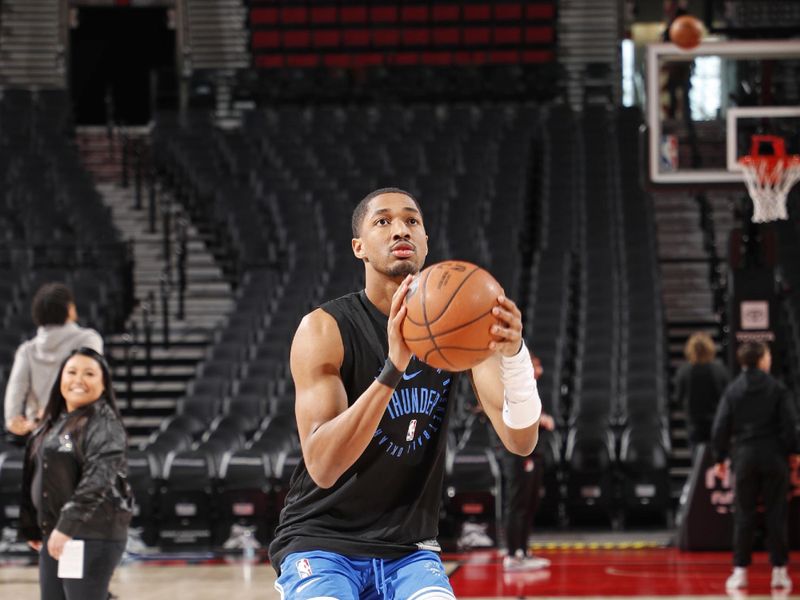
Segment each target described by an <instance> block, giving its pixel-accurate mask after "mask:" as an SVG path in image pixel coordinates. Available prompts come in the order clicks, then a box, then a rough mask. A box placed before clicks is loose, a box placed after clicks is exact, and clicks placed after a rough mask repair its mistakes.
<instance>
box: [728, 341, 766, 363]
mask: <svg viewBox="0 0 800 600" xmlns="http://www.w3.org/2000/svg"><path fill="white" fill-rule="evenodd" d="M767 352H769V348H767V345H766V344H765V343H763V342H745V343H744V344H742V345H741V346H739V349H738V350H737V351H736V358H737V360H738V361H739V365H740V366H741V367H742V368H745V369H755V368H757V367H758V363H759V362H760V361H761V358H762V357H763V356H764V355H765V354H766V353H767Z"/></svg>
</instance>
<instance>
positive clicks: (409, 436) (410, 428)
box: [406, 419, 417, 442]
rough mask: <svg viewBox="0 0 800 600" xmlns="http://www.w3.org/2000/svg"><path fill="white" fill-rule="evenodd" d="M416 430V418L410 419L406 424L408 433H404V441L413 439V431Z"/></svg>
mask: <svg viewBox="0 0 800 600" xmlns="http://www.w3.org/2000/svg"><path fill="white" fill-rule="evenodd" d="M416 430H417V420H416V419H411V423H409V424H408V433H407V434H406V441H407V442H410V441H411V440H413V439H414V432H415V431H416Z"/></svg>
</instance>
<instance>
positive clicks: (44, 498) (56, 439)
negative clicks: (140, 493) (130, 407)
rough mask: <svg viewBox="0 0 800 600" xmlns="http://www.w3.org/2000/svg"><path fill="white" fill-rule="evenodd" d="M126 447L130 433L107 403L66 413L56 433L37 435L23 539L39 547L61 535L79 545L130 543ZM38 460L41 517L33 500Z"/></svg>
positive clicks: (28, 462) (30, 452)
mask: <svg viewBox="0 0 800 600" xmlns="http://www.w3.org/2000/svg"><path fill="white" fill-rule="evenodd" d="M40 438H42V439H41V444H42V448H41V450H40V451H39V452H35V451H34V448H36V447H37V446H38V444H39V442H38V440H39V439H40ZM127 444H128V440H127V437H126V435H125V428H124V427H123V425H122V423H121V422H120V420H119V418H118V417H117V415H115V414H114V411H113V410H112V409H111V407H110V406H109V405H108V404H107V403H106V402H104V401H102V400H99V401H97V402H95V403H93V404H91V405H88V406H84V407H81V408H79V409H77V410H74V411H73V412H70V413H67V412H64V413H62V414H61V416H60V417H59V418H58V419H57V420H56V422H55V423H54V424H53V426H52V427H50V428H49V429H46V428H45V427H42V428H41V429H39V431H37V432H35V433H34V435H32V436H31V437H30V438H29V439H28V443H27V446H26V449H25V465H24V469H23V476H22V502H21V504H20V526H19V537H20V538H21V539H24V540H29V541H38V540H41V539H42V538H43V537H44V536H47V535H49V534H50V533H51V532H52V531H53V529H58V530H59V531H60V532H62V533H64V534H66V535H68V536H70V537H76V538H79V539H102V540H125V539H126V538H127V533H128V524H129V523H130V520H131V514H132V512H131V503H132V494H131V490H130V487H129V485H128V481H127V477H126V472H127V459H126V452H127ZM37 455H38V456H41V457H42V464H41V469H42V485H41V498H39V510H38V511H37V510H36V508H35V505H34V502H33V498H32V497H31V491H32V490H31V486H32V483H33V478H34V473H35V470H36V467H37V465H36V461H37Z"/></svg>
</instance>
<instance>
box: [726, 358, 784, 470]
mask: <svg viewBox="0 0 800 600" xmlns="http://www.w3.org/2000/svg"><path fill="white" fill-rule="evenodd" d="M796 421H797V416H796V411H795V406H794V402H793V399H792V397H791V395H790V394H789V391H788V390H787V389H786V387H785V386H784V385H783V384H782V383H781V382H779V381H778V380H776V379H775V378H774V377H772V376H771V375H769V374H768V373H765V372H764V371H762V370H761V369H746V370H744V371H742V373H741V374H739V375H738V376H737V377H736V378H735V379H734V380H733V381H732V382H731V383H730V385H729V386H728V388H727V389H726V390H725V393H724V394H723V395H722V400H721V401H720V403H719V407H718V408H717V414H716V417H715V419H714V426H713V428H712V434H711V439H712V443H713V448H714V453H715V457H716V460H717V462H720V461H722V460H725V459H726V458H727V457H728V456H729V454H730V451H731V447H732V446H733V447H734V449H736V448H742V447H746V446H758V447H759V448H764V449H771V451H774V452H777V453H779V454H782V455H788V454H790V453H791V452H794V451H795V449H796V446H797V437H796V431H795V427H796Z"/></svg>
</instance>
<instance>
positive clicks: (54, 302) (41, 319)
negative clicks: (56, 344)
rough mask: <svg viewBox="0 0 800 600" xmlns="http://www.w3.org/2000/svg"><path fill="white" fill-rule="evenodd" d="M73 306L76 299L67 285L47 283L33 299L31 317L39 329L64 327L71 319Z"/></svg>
mask: <svg viewBox="0 0 800 600" xmlns="http://www.w3.org/2000/svg"><path fill="white" fill-rule="evenodd" d="M71 304H75V298H74V296H73V295H72V292H71V291H70V289H69V288H68V287H67V286H66V285H64V284H63V283H45V284H44V285H43V286H42V287H40V288H39V289H38V290H37V291H36V294H35V295H34V297H33V302H32V303H31V317H32V318H33V322H34V324H35V325H36V326H37V327H44V326H45V325H63V324H64V323H66V322H67V319H68V318H69V307H70V305H71Z"/></svg>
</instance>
